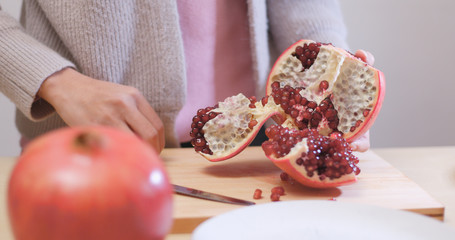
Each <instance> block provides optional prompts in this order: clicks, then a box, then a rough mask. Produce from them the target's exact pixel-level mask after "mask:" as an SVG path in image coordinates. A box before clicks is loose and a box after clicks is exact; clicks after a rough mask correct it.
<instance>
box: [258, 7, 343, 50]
mask: <svg viewBox="0 0 455 240" xmlns="http://www.w3.org/2000/svg"><path fill="white" fill-rule="evenodd" d="M267 4H268V7H267V8H268V12H267V14H268V18H269V30H270V34H271V37H272V40H273V42H274V44H275V47H276V50H278V51H279V52H283V51H284V50H285V49H286V48H287V47H289V46H290V45H291V44H293V43H295V42H296V41H298V40H299V39H311V40H314V41H318V42H323V43H332V44H333V45H334V46H337V47H340V48H344V49H347V50H348V44H347V42H346V35H347V31H346V26H345V25H344V21H343V16H342V13H341V9H340V6H339V3H338V2H337V1H336V0H297V1H296V0H268V2H267Z"/></svg>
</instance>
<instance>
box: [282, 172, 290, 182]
mask: <svg viewBox="0 0 455 240" xmlns="http://www.w3.org/2000/svg"><path fill="white" fill-rule="evenodd" d="M280 179H281V181H283V182H286V181H288V180H289V175H288V174H287V173H286V172H282V173H280Z"/></svg>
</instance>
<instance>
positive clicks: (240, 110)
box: [200, 93, 283, 159]
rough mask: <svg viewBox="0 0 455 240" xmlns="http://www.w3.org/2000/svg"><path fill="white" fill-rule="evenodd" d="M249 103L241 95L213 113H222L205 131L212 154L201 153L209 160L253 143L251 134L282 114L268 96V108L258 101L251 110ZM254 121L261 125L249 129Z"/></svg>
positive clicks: (209, 122) (228, 99) (227, 99)
mask: <svg viewBox="0 0 455 240" xmlns="http://www.w3.org/2000/svg"><path fill="white" fill-rule="evenodd" d="M250 103H251V102H250V100H249V99H248V98H247V97H245V96H244V95H243V94H241V93H240V94H237V95H235V96H232V97H228V98H226V99H225V100H224V101H223V102H220V103H219V104H218V108H215V109H213V110H211V111H213V112H217V113H221V114H219V115H218V116H216V117H215V118H213V119H211V120H209V121H207V122H206V123H205V125H204V127H203V128H202V130H203V131H204V138H205V140H206V141H207V144H208V146H209V147H210V150H211V151H212V152H213V154H212V155H209V154H204V153H200V154H202V155H204V156H205V157H206V158H210V159H216V158H220V157H225V156H226V155H228V153H232V152H234V151H236V150H238V149H239V148H240V146H244V145H246V143H247V142H248V141H251V140H252V137H250V135H252V134H254V133H255V132H256V131H257V129H258V128H260V127H261V126H262V125H263V123H264V122H265V120H267V119H268V118H269V117H270V116H271V115H273V114H274V113H276V112H281V113H282V112H283V110H282V109H281V108H280V107H279V106H278V105H277V104H275V102H274V101H273V98H272V97H269V101H268V102H267V104H266V105H265V106H262V103H261V101H258V102H256V103H255V106H256V108H250V107H249V105H250ZM282 114H283V113H282ZM252 119H254V120H256V121H257V122H258V124H257V125H255V126H254V128H253V129H250V128H249V126H248V124H249V123H250V121H251V120H252Z"/></svg>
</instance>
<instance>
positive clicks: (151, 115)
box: [135, 94, 165, 152]
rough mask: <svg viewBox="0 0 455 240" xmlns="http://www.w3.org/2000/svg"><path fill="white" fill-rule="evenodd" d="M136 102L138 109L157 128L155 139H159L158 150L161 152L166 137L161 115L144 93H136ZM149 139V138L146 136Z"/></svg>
mask: <svg viewBox="0 0 455 240" xmlns="http://www.w3.org/2000/svg"><path fill="white" fill-rule="evenodd" d="M135 98H136V104H137V109H138V110H139V112H140V113H141V114H142V115H143V116H144V117H145V119H146V120H148V121H149V122H150V123H151V125H152V126H153V128H154V129H155V130H156V135H157V136H156V137H155V136H154V137H153V139H154V140H157V141H158V142H159V144H160V145H159V148H157V151H158V152H161V150H162V149H163V148H164V145H165V138H164V136H165V135H164V124H163V122H162V121H161V119H160V117H159V116H158V114H157V113H156V112H155V110H153V108H152V107H151V106H150V104H149V103H148V101H147V100H146V99H145V97H144V96H143V95H142V94H138V95H136V97H135ZM145 139H146V140H147V141H148V139H147V138H145Z"/></svg>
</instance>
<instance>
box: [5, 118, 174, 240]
mask: <svg viewBox="0 0 455 240" xmlns="http://www.w3.org/2000/svg"><path fill="white" fill-rule="evenodd" d="M8 209H9V216H10V222H11V226H12V229H13V233H14V236H15V238H16V239H18V240H27V239H46V240H51V239H87V240H89V239H164V237H165V235H166V234H167V233H168V232H169V230H170V227H171V225H172V188H171V186H170V183H169V179H168V177H167V174H166V172H165V171H164V168H163V165H162V163H161V159H160V157H159V156H158V154H157V153H156V152H155V151H154V150H153V149H152V148H150V147H149V146H148V145H147V144H146V143H144V142H143V141H142V140H140V139H139V138H137V137H136V136H134V135H132V134H129V133H126V132H122V131H120V130H115V129H111V128H106V127H80V128H65V129H61V130H56V131H54V132H51V133H48V134H46V135H44V136H42V137H40V138H38V139H36V140H34V141H33V142H31V143H30V145H29V146H27V148H26V149H25V151H24V152H23V154H22V155H21V156H20V157H19V159H18V162H17V165H16V166H15V168H14V170H13V172H12V175H11V178H10V181H9V187H8Z"/></svg>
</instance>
